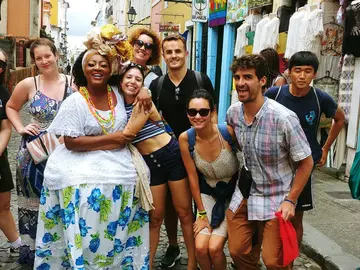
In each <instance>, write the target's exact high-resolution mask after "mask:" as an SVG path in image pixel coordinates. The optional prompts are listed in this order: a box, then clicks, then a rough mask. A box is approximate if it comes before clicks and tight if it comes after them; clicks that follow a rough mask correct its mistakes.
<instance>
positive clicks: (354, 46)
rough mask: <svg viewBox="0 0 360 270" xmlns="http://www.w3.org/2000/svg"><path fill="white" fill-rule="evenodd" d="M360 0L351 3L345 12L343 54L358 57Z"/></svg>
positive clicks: (359, 49)
mask: <svg viewBox="0 0 360 270" xmlns="http://www.w3.org/2000/svg"><path fill="white" fill-rule="evenodd" d="M359 44H360V0H356V1H352V2H351V4H350V5H349V6H348V7H347V8H346V11H345V33H344V44H343V54H353V55H354V56H355V57H360V46H359Z"/></svg>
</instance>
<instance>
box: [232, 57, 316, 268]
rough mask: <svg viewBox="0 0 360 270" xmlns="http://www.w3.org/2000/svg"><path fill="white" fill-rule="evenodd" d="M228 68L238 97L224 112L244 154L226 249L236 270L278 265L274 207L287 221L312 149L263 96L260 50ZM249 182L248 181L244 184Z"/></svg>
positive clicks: (290, 119) (285, 113) (291, 120)
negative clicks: (262, 264) (237, 100)
mask: <svg viewBox="0 0 360 270" xmlns="http://www.w3.org/2000/svg"><path fill="white" fill-rule="evenodd" d="M230 69H231V71H232V73H233V78H234V80H235V87H236V91H237V93H238V98H239V101H241V102H237V103H235V104H233V105H232V106H231V107H230V108H229V110H228V112H227V123H228V124H229V125H231V126H232V127H233V128H234V130H235V134H236V139H237V141H238V143H239V145H240V148H241V150H242V153H243V155H244V158H243V163H244V164H243V167H242V173H241V175H242V176H244V175H246V176H247V177H241V179H240V180H239V181H238V183H237V186H236V189H235V192H234V195H233V197H232V199H231V202H230V206H229V210H228V211H227V213H226V218H227V222H228V235H229V237H228V239H229V251H230V255H231V257H232V259H233V260H234V263H235V265H236V267H237V269H246V270H252V269H259V265H258V259H259V256H260V247H261V246H262V257H263V261H264V263H265V266H266V267H267V268H268V269H288V268H287V267H282V256H281V255H280V254H282V242H281V238H280V229H279V221H278V219H277V218H276V217H275V213H276V212H281V213H282V214H281V215H282V218H283V219H284V220H285V221H287V220H290V219H291V218H293V216H294V215H295V204H296V201H297V199H298V197H299V195H300V193H301V191H302V189H303V188H304V186H305V184H306V182H307V180H308V178H309V175H310V173H311V170H312V167H313V161H312V158H311V150H310V147H309V144H308V142H307V140H306V137H305V134H304V132H303V130H302V128H301V126H300V123H299V119H298V118H297V116H296V115H295V113H293V112H292V111H290V110H288V109H286V108H285V107H284V106H282V105H280V104H279V103H277V102H275V101H273V100H270V99H268V98H266V97H264V96H263V94H262V88H263V86H264V85H265V84H266V73H267V64H266V62H265V59H264V58H263V57H262V56H260V55H246V56H243V57H241V58H237V59H236V60H235V61H234V62H233V64H232V66H231V68H230ZM245 183H247V185H245Z"/></svg>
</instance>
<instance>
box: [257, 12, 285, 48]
mask: <svg viewBox="0 0 360 270" xmlns="http://www.w3.org/2000/svg"><path fill="white" fill-rule="evenodd" d="M279 24H280V20H279V18H278V17H276V14H274V13H270V15H264V17H263V19H262V20H261V21H260V22H259V23H258V24H257V25H256V31H255V39H254V46H253V51H252V53H260V51H262V50H263V49H266V48H273V49H276V45H277V43H278V40H279Z"/></svg>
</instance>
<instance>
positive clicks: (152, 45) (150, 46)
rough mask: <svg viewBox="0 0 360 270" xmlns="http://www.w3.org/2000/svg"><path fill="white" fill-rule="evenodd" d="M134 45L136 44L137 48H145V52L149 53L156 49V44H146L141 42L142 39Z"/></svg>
mask: <svg viewBox="0 0 360 270" xmlns="http://www.w3.org/2000/svg"><path fill="white" fill-rule="evenodd" d="M134 44H135V45H136V46H138V47H139V48H141V47H142V46H144V47H145V50H148V51H150V50H152V49H153V47H154V44H152V43H148V42H144V41H142V40H140V39H137V40H135V42H134Z"/></svg>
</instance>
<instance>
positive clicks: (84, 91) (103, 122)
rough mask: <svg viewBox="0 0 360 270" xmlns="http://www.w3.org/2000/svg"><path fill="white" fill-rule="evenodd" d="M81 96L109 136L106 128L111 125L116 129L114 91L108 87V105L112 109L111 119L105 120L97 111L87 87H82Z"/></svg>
mask: <svg viewBox="0 0 360 270" xmlns="http://www.w3.org/2000/svg"><path fill="white" fill-rule="evenodd" d="M79 92H80V94H81V95H82V96H83V97H84V98H85V100H86V103H87V105H88V107H89V110H90V112H91V114H92V115H93V116H94V117H95V119H96V120H97V122H98V123H99V125H100V127H101V129H102V131H103V133H104V134H108V132H107V130H106V128H105V126H107V125H108V124H109V123H111V127H112V128H114V124H115V107H114V100H113V97H112V89H111V87H110V86H109V85H107V95H108V104H109V107H110V112H109V118H108V119H105V118H104V117H102V116H101V115H100V113H99V112H98V110H97V109H96V107H95V105H94V102H93V101H92V99H91V96H90V93H89V91H88V90H87V88H86V87H84V86H82V87H80V89H79Z"/></svg>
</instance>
